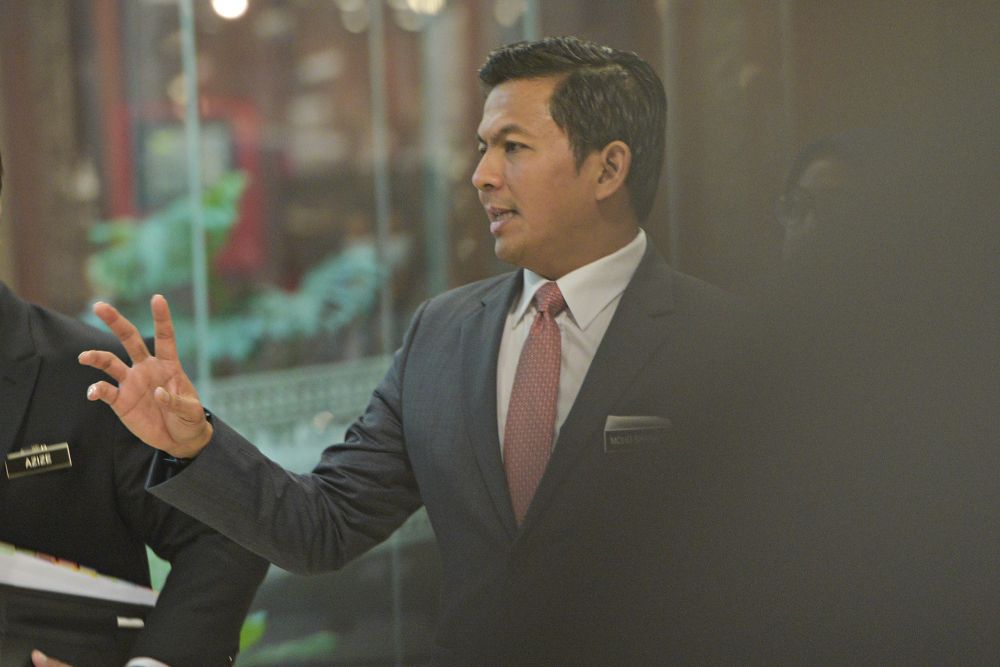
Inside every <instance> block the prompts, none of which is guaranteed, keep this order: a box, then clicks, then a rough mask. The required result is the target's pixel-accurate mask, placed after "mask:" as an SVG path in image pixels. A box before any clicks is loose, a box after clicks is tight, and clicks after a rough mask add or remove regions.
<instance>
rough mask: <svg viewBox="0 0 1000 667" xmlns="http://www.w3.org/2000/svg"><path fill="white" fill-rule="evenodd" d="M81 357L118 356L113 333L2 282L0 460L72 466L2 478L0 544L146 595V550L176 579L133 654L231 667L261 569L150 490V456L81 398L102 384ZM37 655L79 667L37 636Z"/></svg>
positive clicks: (110, 416)
mask: <svg viewBox="0 0 1000 667" xmlns="http://www.w3.org/2000/svg"><path fill="white" fill-rule="evenodd" d="M88 349H108V350H114V351H115V352H117V353H118V354H123V351H122V350H121V347H120V346H119V345H118V344H117V341H116V340H115V339H114V338H113V337H112V336H111V335H109V334H107V333H103V332H100V331H98V330H97V329H94V328H93V327H90V326H87V325H85V324H83V323H81V322H78V321H76V320H73V319H70V318H68V317H65V316H63V315H59V314H56V313H53V312H51V311H48V310H45V309H44V308H40V307H38V306H34V305H32V304H29V303H26V302H25V301H22V300H21V299H20V298H18V297H17V296H16V295H15V294H14V293H13V292H11V291H10V290H9V289H8V288H7V286H6V285H4V284H3V283H0V386H2V387H3V405H2V408H0V447H2V449H3V450H4V454H5V455H6V454H8V453H11V452H17V451H19V450H21V449H24V448H27V447H30V446H31V445H34V444H56V443H62V442H66V443H69V448H70V455H71V457H72V460H73V466H72V467H71V468H66V469H62V470H52V471H48V472H43V473H38V474H35V475H31V476H26V477H17V478H14V479H8V478H7V475H6V474H4V472H3V471H0V540H2V541H5V542H9V543H12V544H15V545H17V546H18V547H21V548H24V549H30V550H33V551H40V552H43V553H46V554H51V555H54V556H58V557H60V558H63V559H66V560H72V561H75V562H78V563H80V564H82V565H86V566H88V567H91V568H93V569H95V570H97V571H98V572H101V573H102V574H106V575H110V576H114V577H118V578H121V579H127V580H129V581H132V582H135V583H138V584H142V585H147V586H148V585H149V565H148V562H147V559H146V546H145V545H146V544H148V545H150V546H151V547H152V549H153V550H154V551H155V552H156V553H157V554H158V555H159V556H161V557H162V558H165V559H166V560H168V561H170V562H171V563H172V570H171V572H170V575H169V576H168V578H167V582H166V584H165V586H164V588H163V590H162V591H161V593H160V598H159V603H158V604H157V606H156V608H155V609H154V610H153V611H152V612H151V613H150V615H149V617H148V618H147V622H146V629H145V630H143V631H142V632H140V633H136V638H135V642H134V643H133V645H132V648H131V652H130V653H129V655H130V656H136V655H142V656H148V657H153V658H156V659H158V660H160V661H163V662H166V663H168V664H171V665H174V666H175V667H180V666H182V665H227V664H231V658H232V656H235V655H236V651H237V649H238V648H239V631H240V626H241V625H242V623H243V618H244V616H245V615H246V611H247V609H248V608H249V606H250V602H251V600H252V599H253V595H254V591H255V590H256V589H257V585H258V584H259V583H260V581H261V579H262V578H263V576H264V572H265V571H266V569H267V563H266V562H265V561H263V560H262V559H260V558H258V557H256V556H254V555H253V554H251V553H249V552H247V551H246V550H244V549H242V548H240V547H239V546H237V545H236V544H234V543H233V542H231V541H230V540H228V539H226V538H224V537H223V536H222V535H219V534H218V533H216V532H215V531H213V530H211V529H209V528H208V527H206V526H205V525H203V524H200V523H198V522H197V521H195V520H193V519H191V518H190V517H189V516H186V515H185V514H183V513H181V512H179V511H177V510H176V509H174V508H172V507H170V506H168V505H167V504H165V503H163V502H161V501H159V500H157V499H156V498H154V497H152V496H151V495H149V494H148V493H146V491H145V482H146V473H147V471H148V469H149V465H150V459H151V458H152V452H151V451H149V449H148V448H147V447H145V446H143V445H142V444H141V443H139V442H138V441H136V440H135V438H133V437H132V436H131V434H129V432H128V431H127V430H126V429H125V427H124V426H122V425H121V422H119V420H118V418H117V417H116V416H115V414H114V412H112V411H111V409H109V408H108V407H107V406H106V405H104V404H103V403H92V402H90V401H88V400H87V399H86V395H85V391H86V388H87V386H88V385H89V384H91V383H93V382H96V381H97V380H100V379H103V374H102V373H100V372H99V371H95V370H94V369H92V368H87V367H84V366H81V365H80V364H79V363H78V362H77V355H79V354H80V352H82V351H84V350H88ZM0 643H2V642H0ZM2 648H3V647H2V646H0V649H2ZM38 648H41V649H42V650H49V651H50V653H51V655H53V656H54V657H58V658H60V659H62V660H65V661H69V662H71V663H73V664H80V663H79V662H78V659H77V658H76V657H74V656H73V655H67V654H65V653H59V652H57V650H56V649H47V645H46V644H45V642H44V640H42V639H41V638H40V639H39V643H38ZM0 652H2V650H0ZM115 660H116V658H113V657H111V656H104V659H103V660H102V661H101V663H100V664H114V662H115ZM121 664H124V660H122V662H121Z"/></svg>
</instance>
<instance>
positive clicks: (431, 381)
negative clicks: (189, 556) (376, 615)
mask: <svg viewBox="0 0 1000 667" xmlns="http://www.w3.org/2000/svg"><path fill="white" fill-rule="evenodd" d="M480 78H481V80H482V81H483V83H484V85H485V87H486V89H487V91H488V94H487V98H486V101H485V106H484V111H483V119H482V122H481V124H480V126H479V130H478V140H479V146H480V153H481V155H482V157H481V159H480V162H479V165H478V167H477V169H476V171H475V174H474V175H473V179H472V180H473V184H474V185H475V187H476V189H477V190H478V191H479V196H480V200H481V202H482V204H483V207H484V208H485V210H486V213H487V216H488V219H489V227H490V232H491V233H492V234H493V236H494V237H495V250H496V254H497V256H498V257H499V258H501V259H503V260H505V261H508V262H510V263H513V264H515V265H517V266H519V267H521V270H518V271H516V272H514V273H510V274H507V275H502V276H498V277H495V278H490V279H487V280H484V281H481V282H477V283H474V284H471V285H466V286H464V287H461V288H458V289H455V290H452V291H450V292H448V293H446V294H444V295H441V296H439V297H436V298H434V299H431V300H429V301H427V302H426V303H424V304H423V305H422V306H421V307H420V309H419V310H418V312H417V313H416V315H415V316H414V318H413V320H412V323H411V325H410V328H409V330H408V332H407V334H406V336H405V338H404V341H403V344H402V347H401V348H400V349H399V351H398V352H397V353H396V356H395V360H394V363H393V365H392V367H391V368H390V370H389V371H388V373H387V374H386V376H385V378H384V379H383V381H382V383H381V384H380V385H379V387H378V388H377V389H376V390H375V392H374V394H373V395H372V399H371V402H370V403H369V405H368V408H367V409H366V411H365V413H364V415H362V416H361V417H360V418H359V419H358V420H357V421H356V422H355V424H354V425H353V426H352V427H351V428H350V429H349V430H348V432H347V435H346V439H345V441H344V442H343V443H341V444H337V445H334V446H332V447H330V448H328V449H327V450H326V451H325V452H324V453H323V456H322V459H321V460H320V463H319V464H318V466H317V467H316V468H315V470H314V471H313V472H312V473H311V474H306V475H294V474H291V473H289V472H287V471H285V470H283V469H282V468H280V467H279V466H277V465H276V464H275V463H273V462H271V461H269V460H268V459H266V458H265V457H264V456H262V455H261V454H260V453H259V452H258V451H257V450H256V449H255V448H254V447H253V446H252V445H251V444H249V443H248V442H247V441H245V440H244V439H242V438H241V437H240V436H239V435H238V434H237V433H235V432H233V431H232V430H231V429H229V428H228V427H227V426H226V425H225V424H223V423H221V422H219V421H218V420H215V421H214V422H213V421H212V420H210V419H209V420H206V418H205V415H204V413H203V410H202V407H201V404H200V403H199V401H198V398H197V395H196V393H195V391H194V389H193V387H192V385H191V383H190V382H189V380H188V379H187V376H186V375H185V374H184V372H183V370H182V369H181V367H180V365H179V363H178V361H177V356H176V350H175V346H174V339H173V332H172V327H171V323H170V316H169V312H168V308H167V304H166V302H165V300H163V298H162V297H159V296H156V297H154V298H153V301H152V310H153V315H154V318H155V321H156V332H157V334H156V356H151V355H150V353H149V352H148V350H147V349H146V347H145V345H144V344H143V343H142V340H141V338H140V337H139V336H138V334H137V333H136V331H135V329H134V327H133V326H132V325H131V324H130V323H129V322H128V321H127V320H125V319H124V318H123V317H121V316H120V315H119V314H118V313H117V311H115V310H114V309H113V308H112V307H111V306H110V305H108V304H99V305H98V306H96V308H95V310H96V312H97V314H98V315H99V316H100V317H101V318H102V319H103V320H104V322H105V323H107V324H108V326H109V327H110V328H111V330H112V331H113V332H114V333H115V334H116V335H117V336H118V337H119V339H120V340H121V341H122V342H123V344H124V345H125V348H126V350H127V351H128V352H129V355H130V356H131V359H132V362H133V363H132V365H131V367H129V366H126V365H125V364H124V363H123V362H122V361H121V360H120V359H118V358H117V357H116V356H114V355H111V354H108V353H106V352H100V351H90V352H87V353H85V354H84V355H82V356H81V362H82V363H84V364H87V365H90V366H93V367H95V368H100V369H102V370H104V371H105V372H106V373H107V374H108V375H109V376H110V377H111V378H112V379H113V380H115V381H116V382H117V386H114V385H112V384H111V383H108V382H99V383H96V384H95V385H92V386H91V387H90V388H89V390H88V396H89V397H90V398H91V399H92V400H102V401H104V402H106V403H108V404H109V405H111V406H112V408H113V409H114V411H115V412H116V413H117V414H118V415H119V416H120V417H121V419H122V421H123V422H124V423H125V424H126V425H127V426H128V427H129V428H130V429H131V430H132V431H133V432H134V433H135V434H136V435H137V436H138V437H139V438H140V439H142V440H143V441H144V442H146V443H148V444H149V445H151V446H153V447H156V448H158V449H161V450H164V451H165V452H167V453H169V454H170V456H169V457H166V456H161V457H160V458H158V459H157V461H156V463H155V464H154V469H153V471H152V476H151V487H150V488H151V490H152V493H153V494H154V495H156V496H157V497H159V498H161V499H164V500H166V501H167V502H169V503H171V504H173V505H174V506H176V507H179V508H181V509H183V510H184V511H185V512H189V513H191V514H192V515H194V516H197V517H199V518H201V519H202V520H204V521H206V522H207V523H209V524H210V525H213V526H215V527H217V528H218V529H219V530H220V531H222V532H223V533H225V534H227V535H228V536H230V537H232V538H233V539H234V540H236V541H237V542H240V543H241V544H243V545H245V546H247V547H248V548H250V549H252V550H253V551H255V552H257V553H260V554H261V555H263V556H265V557H266V558H268V559H269V560H271V561H272V562H274V563H277V564H278V565H280V566H281V567H284V568H287V569H289V570H293V571H298V572H306V573H309V572H319V571H323V570H328V569H331V568H336V567H339V566H341V565H342V564H344V563H345V562H347V561H348V560H349V559H351V558H353V557H355V556H357V555H358V554H361V553H363V552H364V551H366V550H367V549H369V548H371V547H372V546H374V545H375V544H377V543H378V542H380V541H381V540H384V539H385V538H386V537H387V536H389V535H390V534H391V533H392V531H393V530H394V529H395V528H396V527H397V526H399V525H400V524H401V523H402V522H403V521H404V520H405V519H406V518H407V516H409V515H410V514H411V513H412V512H413V511H414V510H416V509H417V508H418V507H419V506H420V505H424V506H426V508H427V511H428V514H429V516H430V520H431V523H432V525H433V528H434V531H435V534H436V537H437V541H438V544H439V546H440V550H441V555H442V557H443V561H444V583H443V587H444V592H443V600H444V603H443V617H442V619H441V623H440V626H441V627H440V632H439V635H438V643H439V645H440V647H441V653H440V660H441V662H442V663H446V664H498V663H501V664H524V663H541V664H630V665H635V664H660V663H662V661H663V660H664V659H670V658H671V657H675V658H681V657H683V656H685V655H694V654H696V653H697V651H698V648H697V645H698V642H699V639H698V637H699V636H701V632H702V629H701V628H700V623H701V621H700V620H698V621H692V620H691V619H703V618H704V616H703V614H702V612H701V609H700V606H699V605H703V603H702V602H701V601H702V600H703V599H704V598H705V596H704V595H703V594H702V593H703V592H702V591H701V590H699V587H698V586H694V585H692V584H691V582H692V581H697V580H698V578H697V576H692V574H693V573H696V572H698V571H699V570H700V569H701V567H702V564H701V562H700V558H699V555H698V553H697V549H694V548H692V547H691V545H692V544H695V543H697V541H698V540H697V535H696V533H697V531H698V530H699V526H698V525H697V521H695V520H694V519H693V518H692V517H694V516H695V515H696V514H697V508H698V505H699V503H698V501H697V498H701V497H704V495H705V494H707V493H709V491H707V490H706V489H708V488H709V487H711V486H712V485H713V484H715V482H714V481H713V480H714V478H713V476H712V474H711V465H710V463H711V461H710V455H709V452H710V451H711V449H710V448H705V447H703V446H702V444H703V443H705V442H708V441H709V440H708V439H707V437H706V436H707V431H706V430H705V428H706V425H708V424H710V423H711V422H712V421H713V420H714V418H715V416H716V414H717V413H718V412H719V411H720V410H721V409H723V408H722V406H720V405H719V402H718V384H719V383H720V381H721V379H722V377H723V375H724V370H725V368H726V366H727V363H728V360H729V358H730V356H731V354H732V352H733V350H734V348H735V340H734V339H735V336H736V332H735V326H734V325H735V321H736V318H735V317H734V315H733V313H734V308H733V304H732V302H731V300H730V298H729V297H728V296H726V295H725V294H724V293H722V292H720V291H719V290H717V289H715V288H712V287H710V286H708V285H706V284H704V283H702V282H700V281H698V280H695V279H693V278H690V277H687V276H684V275H681V274H679V273H677V272H675V271H673V270H671V269H670V268H669V267H668V266H667V264H666V263H665V262H664V260H663V259H662V258H661V256H660V255H659V254H658V253H657V252H656V250H655V249H654V248H653V247H652V244H651V243H649V242H648V241H647V238H646V235H645V232H644V231H643V230H642V229H641V228H640V227H639V223H640V221H641V220H643V219H644V218H645V217H646V216H647V215H648V213H649V210H650V207H651V205H652V200H653V197H654V195H655V192H656V186H657V182H658V178H659V172H660V165H661V162H662V159H663V146H664V134H665V113H666V99H665V96H664V92H663V87H662V84H661V82H660V81H659V79H658V78H657V76H656V75H655V73H654V72H653V70H652V69H651V68H650V67H649V65H648V64H647V63H645V62H644V61H642V60H641V59H640V58H639V57H638V56H636V55H635V54H631V53H624V52H620V51H617V50H614V49H610V48H607V47H602V46H598V45H595V44H592V43H588V42H584V41H581V40H577V39H574V38H555V39H551V38H550V39H545V40H541V41H538V42H532V43H521V44H516V45H512V46H509V47H506V48H503V49H500V50H498V51H496V52H494V53H493V54H492V55H491V56H490V58H489V60H488V62H487V63H486V65H485V66H484V67H483V68H482V69H481V70H480ZM708 597H711V596H708Z"/></svg>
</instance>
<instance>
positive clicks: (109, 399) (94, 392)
mask: <svg viewBox="0 0 1000 667" xmlns="http://www.w3.org/2000/svg"><path fill="white" fill-rule="evenodd" d="M87 400H90V401H104V402H105V403H107V404H108V405H111V406H113V405H114V404H115V401H116V400H118V387H116V386H114V385H113V384H110V383H108V382H105V381H104V380H101V381H100V382H95V383H94V384H92V385H90V386H89V387H87Z"/></svg>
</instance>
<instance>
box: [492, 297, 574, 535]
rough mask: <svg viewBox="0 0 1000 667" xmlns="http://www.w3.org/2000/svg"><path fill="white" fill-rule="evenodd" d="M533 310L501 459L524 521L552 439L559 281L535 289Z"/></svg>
mask: <svg viewBox="0 0 1000 667" xmlns="http://www.w3.org/2000/svg"><path fill="white" fill-rule="evenodd" d="M535 306H536V307H537V308H538V314H537V315H535V321H534V322H532V324H531V331H530V332H529V333H528V338H527V340H525V341H524V348H523V349H522V350H521V358H520V359H519V360H518V362H517V373H516V374H515V375H514V387H513V389H512V390H511V393H510V404H509V406H508V408H507V424H506V426H505V428H504V439H503V464H504V470H506V471H507V486H508V487H509V488H510V499H511V501H512V502H513V505H514V516H515V517H516V518H517V523H518V524H520V523H521V522H522V521H523V520H524V514H525V512H527V511H528V505H529V504H531V498H532V496H534V495H535V489H537V488H538V482H539V481H540V480H541V479H542V473H543V472H545V466H546V464H547V463H548V462H549V454H550V453H551V452H552V445H553V441H554V439H555V428H556V398H557V397H558V395H559V362H560V355H561V353H562V340H561V336H560V333H559V325H558V324H556V315H558V314H559V313H561V312H562V311H563V309H564V308H566V301H565V299H563V295H562V292H560V291H559V286H558V285H556V284H555V283H552V282H549V283H545V284H544V285H542V286H541V287H540V288H539V289H538V291H537V292H535Z"/></svg>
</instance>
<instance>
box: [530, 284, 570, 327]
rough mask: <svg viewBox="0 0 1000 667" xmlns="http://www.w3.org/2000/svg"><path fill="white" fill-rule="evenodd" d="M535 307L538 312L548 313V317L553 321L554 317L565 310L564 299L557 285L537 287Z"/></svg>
mask: <svg viewBox="0 0 1000 667" xmlns="http://www.w3.org/2000/svg"><path fill="white" fill-rule="evenodd" d="M535 306H536V307H537V308H538V311H539V312H542V313H548V314H549V317H551V318H552V319H555V317H556V315H558V314H559V313H561V312H562V311H563V310H565V309H566V299H564V298H563V295H562V292H561V291H560V290H559V285H556V284H555V283H553V282H548V283H545V284H544V285H542V286H541V287H539V288H538V291H537V292H535Z"/></svg>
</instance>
